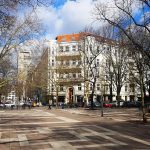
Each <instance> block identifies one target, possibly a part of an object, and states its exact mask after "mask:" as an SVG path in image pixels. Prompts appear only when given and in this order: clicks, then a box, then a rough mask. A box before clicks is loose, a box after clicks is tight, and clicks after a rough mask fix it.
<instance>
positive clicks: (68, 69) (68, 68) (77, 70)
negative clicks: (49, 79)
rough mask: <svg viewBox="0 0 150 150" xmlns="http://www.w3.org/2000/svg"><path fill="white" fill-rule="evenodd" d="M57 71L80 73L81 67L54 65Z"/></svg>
mask: <svg viewBox="0 0 150 150" xmlns="http://www.w3.org/2000/svg"><path fill="white" fill-rule="evenodd" d="M56 72H57V73H81V67H79V66H64V65H63V66H61V65H60V66H58V67H56Z"/></svg>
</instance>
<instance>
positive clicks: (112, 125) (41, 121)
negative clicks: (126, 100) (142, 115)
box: [0, 107, 150, 150]
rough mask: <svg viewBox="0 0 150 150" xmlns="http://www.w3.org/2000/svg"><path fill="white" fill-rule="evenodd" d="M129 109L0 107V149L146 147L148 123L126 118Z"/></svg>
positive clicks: (134, 149) (139, 149)
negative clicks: (102, 110)
mask: <svg viewBox="0 0 150 150" xmlns="http://www.w3.org/2000/svg"><path fill="white" fill-rule="evenodd" d="M117 111H118V114H121V117H119V116H118V114H117ZM126 112H127V110H126ZM131 112H132V113H133V110H129V113H125V111H124V110H123V112H122V113H121V110H116V111H115V110H107V111H106V112H105V114H104V117H103V118H102V117H100V112H99V111H98V110H96V111H92V110H78V109H52V110H48V109H47V108H43V107H41V108H34V109H30V110H29V109H26V110H0V150H35V149H36V150H127V149H128V150H149V149H150V125H149V124H142V123H139V122H137V123H136V122H133V123H132V122H129V121H128V120H129V116H130V113H131ZM136 113H137V114H136ZM86 114H88V115H86ZM112 114H114V115H112ZM127 114H129V115H127ZM131 115H133V116H134V117H135V118H134V119H133V120H136V117H137V116H138V112H135V114H131ZM113 116H114V118H113ZM131 118H133V117H131ZM119 119H120V120H119ZM131 120H132V119H131Z"/></svg>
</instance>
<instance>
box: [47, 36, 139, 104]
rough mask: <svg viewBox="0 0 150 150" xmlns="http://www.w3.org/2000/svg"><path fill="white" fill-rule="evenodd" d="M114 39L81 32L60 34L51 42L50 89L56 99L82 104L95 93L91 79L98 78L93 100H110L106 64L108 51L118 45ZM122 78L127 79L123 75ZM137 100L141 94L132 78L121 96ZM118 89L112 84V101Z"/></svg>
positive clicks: (49, 63) (49, 62) (50, 93)
mask: <svg viewBox="0 0 150 150" xmlns="http://www.w3.org/2000/svg"><path fill="white" fill-rule="evenodd" d="M114 45H115V43H114V42H113V41H110V40H107V39H104V38H102V37H98V36H93V35H91V34H87V33H86V34H85V33H78V34H68V35H60V36H57V38H56V40H53V41H50V43H49V51H48V70H49V71H48V84H47V92H48V94H49V95H51V96H52V98H53V100H54V101H55V100H56V99H58V102H65V103H80V102H83V101H84V100H86V102H88V101H89V97H90V95H91V93H92V82H93V80H94V77H96V83H95V87H94V100H98V101H100V100H101V97H102V95H103V96H105V100H106V101H109V100H110V87H109V82H108V80H107V78H108V77H107V73H106V71H105V69H104V68H105V67H106V66H105V65H106V64H107V59H106V57H105V54H106V53H107V50H109V49H110V47H111V49H113V51H115V50H116V49H115V48H116V46H114ZM126 76H129V74H128V73H127V74H126ZM123 80H126V77H124V79H123ZM131 95H133V96H132V99H133V100H135V99H137V97H138V95H139V91H138V90H136V87H133V86H132V87H131V85H130V83H129V81H125V82H123V85H122V88H121V92H120V97H121V99H122V100H131ZM116 96H117V94H116V88H115V87H114V86H113V87H112V97H113V98H112V100H116Z"/></svg>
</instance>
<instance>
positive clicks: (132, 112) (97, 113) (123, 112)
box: [61, 108, 150, 122]
mask: <svg viewBox="0 0 150 150" xmlns="http://www.w3.org/2000/svg"><path fill="white" fill-rule="evenodd" d="M61 110H62V111H66V112H69V113H72V114H78V115H86V116H91V117H101V114H102V110H101V109H94V110H91V109H88V108H66V109H61ZM103 118H104V119H111V120H114V121H142V115H141V112H139V109H137V108H129V109H127V108H125V109H124V108H113V109H112V108H104V110H103ZM147 121H149V122H150V114H148V115H147Z"/></svg>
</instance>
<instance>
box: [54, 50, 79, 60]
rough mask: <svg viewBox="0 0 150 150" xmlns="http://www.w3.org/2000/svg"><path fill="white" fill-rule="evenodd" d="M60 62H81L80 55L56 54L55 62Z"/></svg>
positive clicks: (77, 53) (73, 53) (75, 53)
mask: <svg viewBox="0 0 150 150" xmlns="http://www.w3.org/2000/svg"><path fill="white" fill-rule="evenodd" d="M61 60H81V54H80V53H79V52H58V54H57V56H56V61H61Z"/></svg>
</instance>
